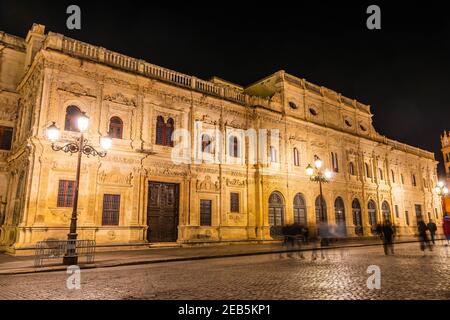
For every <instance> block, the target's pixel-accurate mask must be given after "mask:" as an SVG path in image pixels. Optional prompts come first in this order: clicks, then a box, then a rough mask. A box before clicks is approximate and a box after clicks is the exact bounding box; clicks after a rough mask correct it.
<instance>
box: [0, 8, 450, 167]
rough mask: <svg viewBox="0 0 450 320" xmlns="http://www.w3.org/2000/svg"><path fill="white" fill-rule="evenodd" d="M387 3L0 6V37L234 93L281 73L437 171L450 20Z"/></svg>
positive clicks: (448, 76)
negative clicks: (366, 120) (57, 37)
mask: <svg viewBox="0 0 450 320" xmlns="http://www.w3.org/2000/svg"><path fill="white" fill-rule="evenodd" d="M390 2H391V3H384V2H379V1H378V2H366V1H358V2H348V1H333V2H331V1H330V2H320V1H307V2H306V1H305V2H303V1H289V2H283V1H270V2H263V1H257V2H250V1H248V2H245V1H243V0H242V1H240V2H230V1H223V2H222V1H208V2H201V1H195V2H192V1H189V2H188V1H184V2H180V3H178V2H170V1H165V2H161V3H158V2H154V1H131V0H130V1H127V2H122V3H121V4H120V5H119V4H118V3H116V1H114V2H113V1H111V2H109V1H94V0H91V1H90V2H83V1H20V0H11V1H6V0H0V30H3V31H5V32H8V33H11V34H15V35H19V36H25V35H26V33H27V31H28V29H29V28H30V27H31V25H32V23H33V22H38V23H41V24H44V25H46V26H47V30H51V31H54V32H59V33H63V34H65V35H67V36H70V37H73V38H76V39H79V40H82V41H85V42H89V43H93V44H96V45H100V46H103V47H106V48H108V49H111V50H115V51H118V52H121V53H124V54H127V55H130V56H133V57H137V58H142V59H144V60H147V61H149V62H151V63H154V64H157V65H161V66H164V67H167V68H171V69H174V70H176V71H180V72H184V73H187V74H190V75H195V76H198V77H200V78H203V79H208V78H210V77H211V76H214V75H215V76H219V77H221V78H224V79H226V80H229V81H232V82H235V83H238V84H242V85H247V84H250V83H252V82H254V81H256V80H258V79H259V78H262V77H264V76H266V75H269V74H271V73H273V72H275V71H277V70H281V69H284V70H286V71H287V72H289V73H291V74H294V75H296V76H299V77H302V78H306V79H307V80H309V81H311V82H313V83H316V84H318V85H323V86H326V87H329V88H331V89H333V90H335V91H337V92H340V93H342V94H344V95H346V96H347V97H350V98H356V99H358V100H360V101H361V102H363V103H367V104H370V105H371V106H372V113H374V118H373V119H374V125H375V128H376V129H377V130H378V131H379V132H380V133H381V134H383V135H386V136H388V137H389V138H392V139H395V140H399V141H401V142H405V143H408V144H411V145H413V146H418V147H421V148H424V149H426V150H430V151H433V152H435V155H436V159H437V160H438V161H440V162H442V154H441V152H440V141H439V135H440V134H441V133H442V131H443V130H444V129H450V107H449V102H448V98H447V95H448V93H449V92H450V13H448V10H446V8H445V7H444V6H443V5H442V4H441V3H442V2H441V1H439V2H438V1H436V2H433V1H426V2H424V1H422V2H420V3H416V2H413V1H390ZM393 2H395V6H394V4H393ZM343 3H346V4H343ZM70 4H78V5H79V6H80V7H81V10H82V29H81V30H79V31H69V30H68V29H67V28H66V19H67V17H68V15H67V14H66V8H67V6H68V5H70ZM294 4H295V6H294ZM370 4H378V5H379V6H380V7H381V15H382V29H381V30H375V31H371V30H368V29H367V28H366V19H367V17H368V14H366V8H367V7H368V6H369V5H370ZM439 169H440V171H441V172H442V167H440V168H439Z"/></svg>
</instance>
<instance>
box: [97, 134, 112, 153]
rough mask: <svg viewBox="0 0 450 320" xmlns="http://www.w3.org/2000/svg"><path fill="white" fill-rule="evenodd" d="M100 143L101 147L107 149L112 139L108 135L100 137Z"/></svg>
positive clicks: (110, 145)
mask: <svg viewBox="0 0 450 320" xmlns="http://www.w3.org/2000/svg"><path fill="white" fill-rule="evenodd" d="M100 145H101V147H102V148H103V149H105V150H109V149H110V148H111V147H112V139H111V138H110V137H109V136H105V137H102V138H101V139H100Z"/></svg>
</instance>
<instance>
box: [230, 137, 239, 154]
mask: <svg viewBox="0 0 450 320" xmlns="http://www.w3.org/2000/svg"><path fill="white" fill-rule="evenodd" d="M228 143H229V148H228V149H229V150H228V151H229V154H230V156H231V157H236V158H237V157H239V140H238V138H237V137H236V136H230V138H229V139H228Z"/></svg>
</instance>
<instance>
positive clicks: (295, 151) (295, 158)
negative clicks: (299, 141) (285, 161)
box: [294, 148, 300, 167]
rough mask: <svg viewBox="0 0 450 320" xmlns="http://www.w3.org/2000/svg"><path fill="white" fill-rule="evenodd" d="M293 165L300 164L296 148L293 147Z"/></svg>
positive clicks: (297, 165)
mask: <svg viewBox="0 0 450 320" xmlns="http://www.w3.org/2000/svg"><path fill="white" fill-rule="evenodd" d="M294 166H296V167H299V166H300V153H299V152H298V149H297V148H294Z"/></svg>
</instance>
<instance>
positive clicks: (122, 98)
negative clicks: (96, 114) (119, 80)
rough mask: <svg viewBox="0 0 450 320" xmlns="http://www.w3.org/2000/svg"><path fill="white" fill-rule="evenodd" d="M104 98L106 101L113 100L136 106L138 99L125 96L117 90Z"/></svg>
mask: <svg viewBox="0 0 450 320" xmlns="http://www.w3.org/2000/svg"><path fill="white" fill-rule="evenodd" d="M104 99H105V100H106V101H111V102H115V103H119V104H124V105H127V106H132V107H135V106H136V100H134V99H131V98H127V97H125V96H124V95H123V94H122V93H120V92H117V93H115V94H110V95H105V97H104Z"/></svg>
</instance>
